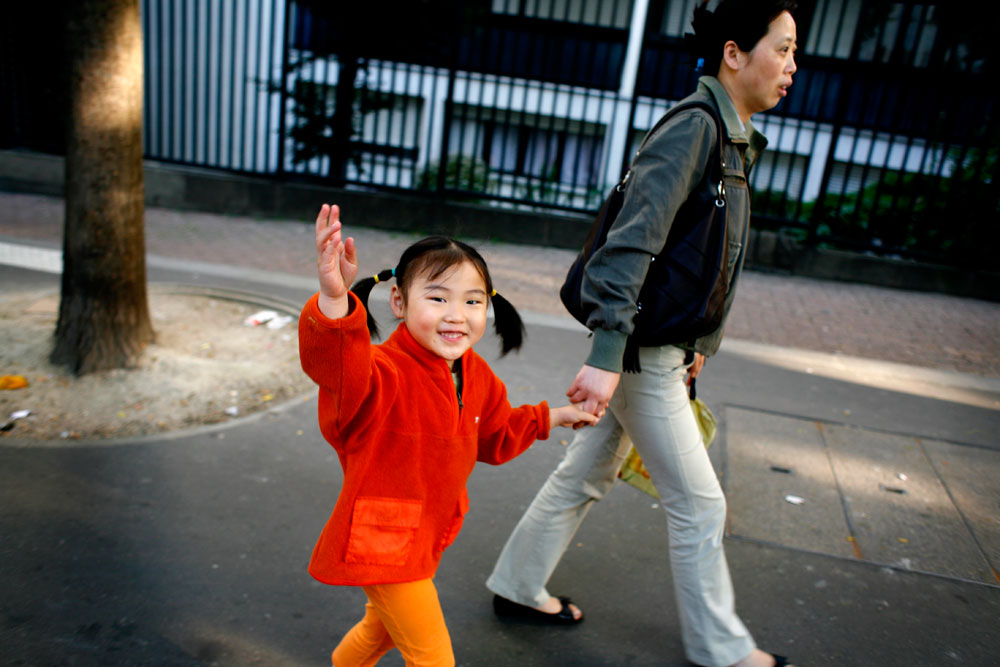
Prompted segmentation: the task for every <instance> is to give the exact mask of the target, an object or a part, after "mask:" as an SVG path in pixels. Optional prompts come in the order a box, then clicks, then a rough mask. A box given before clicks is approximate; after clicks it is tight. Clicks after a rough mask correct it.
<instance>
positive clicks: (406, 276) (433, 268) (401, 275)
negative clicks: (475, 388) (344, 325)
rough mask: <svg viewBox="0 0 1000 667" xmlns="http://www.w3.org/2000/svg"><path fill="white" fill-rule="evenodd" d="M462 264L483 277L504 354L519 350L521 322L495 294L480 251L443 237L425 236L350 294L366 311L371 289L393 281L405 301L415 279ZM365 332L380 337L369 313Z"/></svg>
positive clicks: (428, 276)
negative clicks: (394, 266) (397, 260)
mask: <svg viewBox="0 0 1000 667" xmlns="http://www.w3.org/2000/svg"><path fill="white" fill-rule="evenodd" d="M462 262H469V263H471V264H472V266H473V267H475V269H476V271H477V272H478V273H479V275H480V276H482V279H483V283H485V285H486V294H488V295H489V297H488V298H489V299H490V302H491V303H492V304H493V319H494V327H495V328H496V332H497V334H498V335H499V336H500V342H501V349H502V351H503V354H507V353H508V352H509V351H511V350H516V349H518V348H519V347H521V343H522V341H523V340H524V324H523V323H522V322H521V316H520V315H518V313H517V310H515V308H514V306H513V305H511V303H510V302H509V301H507V300H506V299H505V298H503V297H502V296H500V294H498V293H496V291H495V290H494V288H493V279H492V278H491V277H490V270H489V268H488V267H487V266H486V260H485V259H483V256H482V255H480V254H479V251H477V250H476V249H475V248H473V247H472V246H470V245H468V244H467V243H463V242H461V241H459V240H457V239H453V238H448V237H445V236H428V237H427V238H424V239H421V240H419V241H417V242H416V243H414V244H413V245H411V246H410V247H409V248H407V249H406V250H404V251H403V254H402V256H400V258H399V263H398V264H396V268H394V269H385V270H383V271H380V272H379V273H378V274H377V275H375V276H372V277H370V278H363V279H361V280H359V281H357V282H356V283H354V285H353V286H352V287H351V291H352V292H354V294H355V295H357V297H358V298H359V299H361V303H362V304H364V306H365V308H366V309H367V308H368V296H369V294H370V293H371V290H372V288H373V287H374V286H375V285H376V284H377V283H380V282H382V281H388V280H391V279H392V278H395V279H396V286H397V287H398V288H399V291H400V292H402V294H403V299H404V300H405V299H406V297H407V294H408V292H409V289H410V285H411V284H412V283H413V280H414V278H416V277H417V276H420V275H426V276H427V278H428V279H430V280H433V279H434V278H437V277H438V276H440V275H442V274H444V273H445V272H446V271H448V270H449V269H451V268H453V267H456V266H458V265H459V264H461V263H462ZM368 330H369V331H370V332H371V334H372V335H373V336H378V335H379V333H378V325H377V324H376V322H375V319H374V318H373V317H372V315H371V312H370V311H369V313H368Z"/></svg>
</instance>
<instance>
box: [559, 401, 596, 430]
mask: <svg viewBox="0 0 1000 667" xmlns="http://www.w3.org/2000/svg"><path fill="white" fill-rule="evenodd" d="M597 421H598V420H597V417H595V416H594V415H592V414H590V413H589V412H587V411H586V410H582V409H581V408H580V407H579V406H576V405H564V406H562V407H561V408H549V428H555V427H557V426H572V427H573V428H574V429H578V428H580V427H581V426H593V425H594V424H596V423H597Z"/></svg>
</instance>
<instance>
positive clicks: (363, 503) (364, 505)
mask: <svg viewBox="0 0 1000 667" xmlns="http://www.w3.org/2000/svg"><path fill="white" fill-rule="evenodd" d="M422 512H423V503H422V502H421V501H419V500H407V499H404V498H374V497H360V498H358V499H357V500H356V501H355V502H354V512H353V514H352V515H351V532H350V535H349V536H348V539H347V554H346V555H345V556H344V561H345V562H347V563H362V564H366V565H404V564H405V563H406V559H407V557H408V556H409V555H410V547H411V546H413V541H414V539H415V538H416V535H417V528H418V527H419V526H420V515H421V513H422Z"/></svg>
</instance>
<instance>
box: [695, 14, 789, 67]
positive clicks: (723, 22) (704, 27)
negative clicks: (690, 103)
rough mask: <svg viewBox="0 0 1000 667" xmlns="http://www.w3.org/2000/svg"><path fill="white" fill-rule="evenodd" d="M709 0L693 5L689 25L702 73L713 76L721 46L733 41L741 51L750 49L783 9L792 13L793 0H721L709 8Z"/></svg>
mask: <svg viewBox="0 0 1000 667" xmlns="http://www.w3.org/2000/svg"><path fill="white" fill-rule="evenodd" d="M708 4H709V3H708V0H703V1H702V2H700V3H699V4H698V5H697V6H696V7H695V8H694V16H693V18H692V19H691V27H692V28H694V35H695V46H694V50H695V54H694V55H695V57H696V58H703V59H704V64H703V68H704V72H705V73H706V74H710V75H711V76H715V75H717V74H718V73H719V68H720V67H721V66H722V47H723V46H724V45H725V43H726V42H728V41H729V40H732V41H734V42H736V45H737V46H738V47H740V50H741V51H751V50H752V49H753V47H754V46H756V45H757V42H759V41H760V39H761V37H763V36H764V35H766V34H767V31H768V29H769V28H770V25H771V21H773V20H774V19H776V18H778V16H780V15H781V13H782V12H788V13H789V14H794V13H795V10H796V9H797V8H798V3H797V2H795V1H794V0H722V2H720V3H719V6H718V7H716V8H715V11H709V9H708Z"/></svg>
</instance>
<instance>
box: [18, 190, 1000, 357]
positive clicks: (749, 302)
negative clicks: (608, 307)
mask: <svg viewBox="0 0 1000 667" xmlns="http://www.w3.org/2000/svg"><path fill="white" fill-rule="evenodd" d="M318 204H319V202H317V208H318ZM0 211H2V212H0V236H4V237H7V238H11V239H24V240H31V241H39V242H42V243H45V244H48V245H54V244H58V243H59V242H60V240H61V238H62V225H63V202H62V200H61V199H59V198H52V197H42V196H36V195H21V194H10V193H0ZM343 217H344V223H345V226H346V227H347V229H348V233H350V234H351V235H353V236H354V237H355V238H356V240H357V243H358V252H359V255H360V258H361V270H362V273H375V272H376V271H378V270H380V269H383V268H387V267H390V266H393V265H394V264H395V262H396V260H397V259H398V257H399V255H400V253H401V252H402V251H403V249H404V248H406V246H408V245H409V244H410V243H412V242H413V241H414V240H415V239H416V238H418V236H419V235H417V234H403V233H390V232H382V231H378V230H373V229H366V228H364V227H354V226H352V222H354V221H352V219H351V217H350V211H345V212H344V216H343ZM357 222H358V224H361V223H362V222H363V221H357ZM473 244H474V245H476V246H477V247H478V248H479V249H480V250H481V251H482V252H483V255H484V256H485V257H486V259H487V261H488V262H489V264H490V270H491V272H492V273H493V276H494V281H495V282H496V284H497V286H498V289H499V290H500V291H501V292H503V293H504V295H505V296H507V297H508V298H509V299H510V300H511V301H512V302H513V303H514V304H515V305H516V306H517V307H518V308H521V309H523V310H526V311H534V312H540V313H549V314H554V315H564V314H565V311H564V310H563V308H562V305H561V304H560V303H559V298H558V289H559V285H560V284H561V282H562V278H563V276H564V274H565V271H566V268H567V267H568V266H569V264H570V262H571V260H572V258H573V256H574V254H575V253H573V252H571V251H567V250H560V249H552V248H542V247H538V246H520V245H511V244H502V243H492V242H480V241H473ZM146 247H147V251H148V252H149V253H150V254H153V255H159V256H163V257H172V258H178V259H186V260H195V261H204V262H216V263H221V264H230V265H234V266H242V267H251V268H259V269H261V270H262V271H280V272H284V273H291V274H297V275H302V276H312V275H314V273H313V272H314V267H315V250H314V245H313V228H312V221H311V220H302V221H288V220H257V219H252V218H246V217H235V216H220V215H211V214H204V213H190V212H178V211H172V210H166V209H158V208H149V209H147V211H146ZM726 335H727V337H729V338H737V339H744V340H750V341H754V342H760V343H767V344H770V345H776V346H782V347H795V348H802V349H807V350H816V351H821V352H837V353H842V354H847V355H851V356H857V357H864V358H870V359H878V360H881V361H892V362H898V363H905V364H911V365H915V366H923V367H927V368H937V369H945V370H953V371H959V372H963V373H972V374H977V375H983V376H990V377H1000V304H998V303H991V302H987V301H979V300H976V299H966V298H959V297H953V296H946V295H941V294H931V293H921V292H911V291H905V290H897V289H889V288H881V287H872V286H868V285H855V284H850V283H840V282H832V281H823V280H814V279H810V278H800V277H794V276H784V275H776V274H765V273H759V272H752V271H748V272H747V273H746V274H745V275H744V277H743V278H742V282H741V286H740V293H739V296H738V297H737V299H736V302H735V305H734V306H733V311H732V314H731V316H730V319H729V323H728V325H727V332H726Z"/></svg>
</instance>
